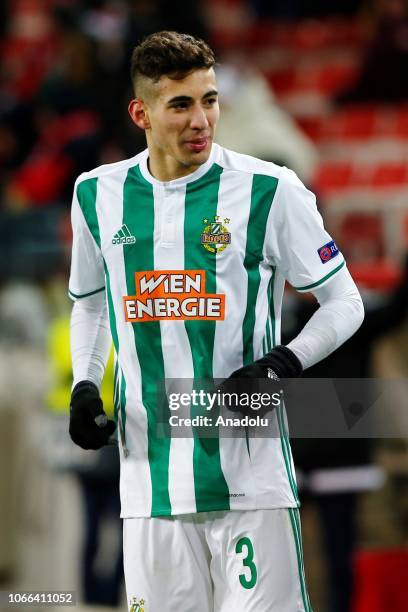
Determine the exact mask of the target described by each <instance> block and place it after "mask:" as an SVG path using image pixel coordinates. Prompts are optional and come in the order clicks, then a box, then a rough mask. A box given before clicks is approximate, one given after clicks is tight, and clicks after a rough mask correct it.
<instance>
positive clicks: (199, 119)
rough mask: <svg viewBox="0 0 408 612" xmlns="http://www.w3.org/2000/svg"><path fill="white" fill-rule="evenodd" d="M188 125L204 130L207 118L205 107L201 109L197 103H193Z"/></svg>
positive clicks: (194, 128)
mask: <svg viewBox="0 0 408 612" xmlns="http://www.w3.org/2000/svg"><path fill="white" fill-rule="evenodd" d="M190 127H191V129H193V130H205V129H206V128H207V127H208V119H207V115H206V113H205V109H203V107H202V106H200V105H199V104H197V105H195V106H194V107H193V109H192V115H191V120H190Z"/></svg>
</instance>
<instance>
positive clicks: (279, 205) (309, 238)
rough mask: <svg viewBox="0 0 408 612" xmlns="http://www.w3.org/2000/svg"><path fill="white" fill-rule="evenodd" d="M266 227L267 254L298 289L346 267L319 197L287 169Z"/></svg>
mask: <svg viewBox="0 0 408 612" xmlns="http://www.w3.org/2000/svg"><path fill="white" fill-rule="evenodd" d="M268 225H269V227H268V228H267V255H268V257H269V258H270V260H271V262H272V263H273V265H276V266H277V267H278V268H279V269H280V271H281V273H282V274H283V276H284V277H285V278H286V279H287V280H288V282H289V283H290V284H291V285H292V286H293V287H294V288H295V289H297V290H298V291H309V290H312V289H314V288H315V287H318V286H320V285H323V284H324V283H326V282H327V281H329V279H330V278H332V277H333V276H334V275H335V274H336V272H338V271H339V270H340V269H341V268H342V267H343V266H344V263H345V262H344V258H343V255H342V253H341V252H340V251H339V249H338V247H337V245H336V243H335V241H334V240H333V238H332V237H331V236H330V234H329V233H328V232H327V231H326V230H325V228H324V226H323V219H322V217H321V215H320V213H319V212H318V210H317V206H316V197H315V196H314V194H313V193H312V192H311V191H309V190H308V189H306V187H305V186H304V185H303V183H302V182H301V181H300V180H299V179H298V178H297V176H296V174H295V173H294V172H292V171H291V170H288V169H287V168H284V169H283V171H282V175H281V177H280V179H279V183H278V187H277V190H276V194H275V198H274V202H273V204H272V207H271V214H270V218H269V221H268Z"/></svg>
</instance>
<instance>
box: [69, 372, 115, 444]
mask: <svg viewBox="0 0 408 612" xmlns="http://www.w3.org/2000/svg"><path fill="white" fill-rule="evenodd" d="M70 409H71V410H70V420H69V434H70V436H71V439H72V441H73V442H75V444H77V445H78V446H80V447H81V448H84V449H85V450H89V449H92V450H97V449H99V448H102V446H105V445H106V444H110V443H111V440H110V439H109V438H110V436H111V435H112V434H113V432H114V431H115V429H116V424H115V422H114V421H112V420H110V419H108V417H107V416H106V413H105V411H104V409H103V402H102V400H101V398H100V396H99V391H98V388H97V386H96V385H95V384H94V383H93V382H91V381H89V380H82V381H81V382H79V383H78V384H77V385H75V387H74V389H73V390H72V395H71V404H70Z"/></svg>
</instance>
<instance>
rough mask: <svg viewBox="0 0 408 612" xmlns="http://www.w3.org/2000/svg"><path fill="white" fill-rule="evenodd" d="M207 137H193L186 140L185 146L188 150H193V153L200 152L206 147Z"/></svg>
mask: <svg viewBox="0 0 408 612" xmlns="http://www.w3.org/2000/svg"><path fill="white" fill-rule="evenodd" d="M208 141H209V138H208V137H205V138H194V140H188V141H187V142H186V147H187V148H188V149H190V151H194V153H201V151H204V149H206V148H207V145H208Z"/></svg>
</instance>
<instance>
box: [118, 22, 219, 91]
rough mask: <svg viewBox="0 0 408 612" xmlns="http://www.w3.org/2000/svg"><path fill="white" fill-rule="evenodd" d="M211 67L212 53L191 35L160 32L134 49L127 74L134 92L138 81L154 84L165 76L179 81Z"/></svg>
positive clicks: (212, 63)
mask: <svg viewBox="0 0 408 612" xmlns="http://www.w3.org/2000/svg"><path fill="white" fill-rule="evenodd" d="M214 64H215V57H214V53H213V51H212V50H211V49H210V47H209V46H208V45H207V43H206V42H204V41H203V40H201V39H200V38H194V36H191V35H190V34H180V33H179V32H169V31H166V30H163V31H162V32H155V33H154V34H150V36H147V38H145V39H144V40H143V41H142V42H141V43H140V44H139V45H137V47H135V48H134V50H133V53H132V59H131V68H130V74H131V79H132V83H133V87H134V89H135V91H137V82H138V79H139V77H147V78H149V79H151V80H152V81H153V82H154V83H157V82H158V81H159V79H160V77H162V76H164V75H166V76H168V77H170V78H171V79H175V80H178V79H183V78H184V77H185V76H187V74H189V73H190V72H191V71H192V70H197V69H200V68H212V67H213V66H214Z"/></svg>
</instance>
